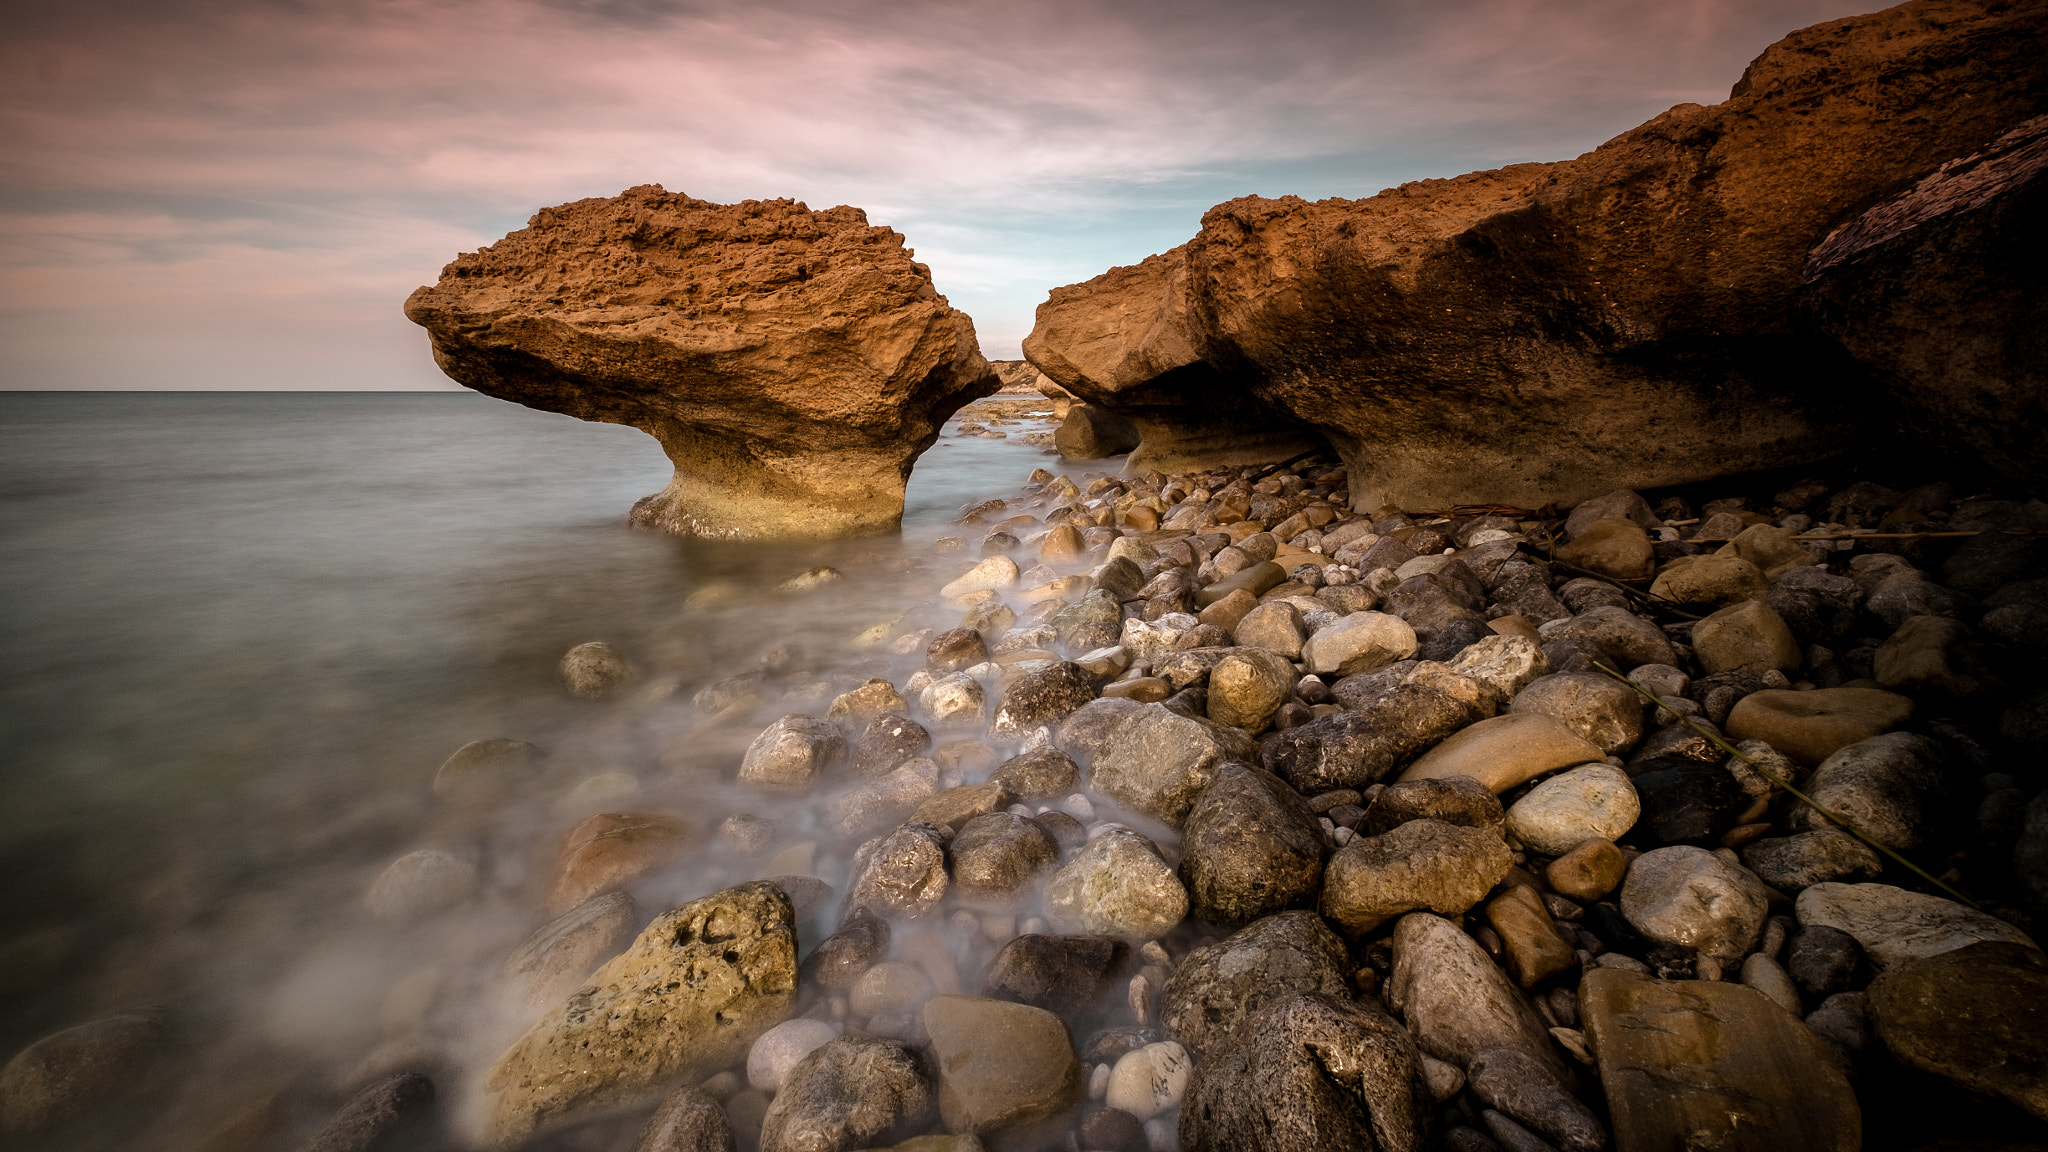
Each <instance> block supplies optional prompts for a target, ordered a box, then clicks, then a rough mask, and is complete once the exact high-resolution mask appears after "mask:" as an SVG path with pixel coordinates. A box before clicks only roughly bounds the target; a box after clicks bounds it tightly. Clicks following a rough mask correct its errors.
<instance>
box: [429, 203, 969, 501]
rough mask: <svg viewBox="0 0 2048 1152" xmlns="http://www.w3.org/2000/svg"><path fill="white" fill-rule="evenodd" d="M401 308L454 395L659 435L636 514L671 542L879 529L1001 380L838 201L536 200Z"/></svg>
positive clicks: (925, 273) (855, 212) (950, 313)
mask: <svg viewBox="0 0 2048 1152" xmlns="http://www.w3.org/2000/svg"><path fill="white" fill-rule="evenodd" d="M405 314H406V317H407V318H408V319H410V320H412V321H413V322H414V323H415V324H419V325H421V326H422V327H424V328H426V329H427V331H428V333H429V335H430V336H431V337H432V339H433V344H434V359H435V362H436V363H438V364H439V365H440V366H441V370H442V371H444V372H446V373H447V374H448V375H449V376H451V377H453V378H454V379H455V380H456V381H458V382H460V383H462V384H464V385H467V386H468V387H470V388H474V389H476V390H477V391H479V392H482V393H484V394H485V395H489V396H496V397H498V398H499V399H501V400H511V401H513V402H515V403H519V404H525V405H527V406H528V407H532V408H541V409H545V410H547V411H550V412H562V413H566V414H568V415H570V416H575V417H577V418H578V419H582V420H599V421H603V422H605V423H608V424H630V425H632V426H633V427H635V428H639V429H641V430H642V431H644V432H647V433H648V434H650V435H652V436H653V437H654V438H655V439H657V440H659V441H661V446H662V449H663V450H664V451H666V452H667V453H668V457H669V460H670V461H671V462H673V463H674V465H675V478H674V479H673V480H671V481H670V482H669V486H668V487H667V488H666V489H664V490H663V491H661V492H660V493H657V494H656V495H653V496H649V497H647V498H646V499H644V500H641V501H640V502H639V503H637V504H635V505H634V506H633V514H632V518H633V522H634V523H636V524H640V525H643V526H646V527H651V528H658V529H662V530H664V531H668V532H674V533H677V534H680V535H695V536H709V537H714V538H719V539H777V538H780V539H819V538H826V537H835V536H853V535H860V534H863V533H869V532H882V531H887V530H889V529H892V528H894V527H895V526H896V524H897V522H898V521H899V520H900V519H901V518H902V515H903V487H904V481H905V479H906V478H907V477H908V476H909V474H910V465H911V462H912V461H913V460H915V459H916V458H917V456H918V454H919V453H921V452H923V451H924V450H925V449H926V448H929V447H930V446H931V445H932V444H933V442H934V441H936V440H937V439H938V435H939V428H940V426H941V425H942V424H944V423H945V421H946V418H947V417H949V416H951V415H952V414H953V413H954V412H955V411H957V410H958V409H959V408H960V407H961V406H962V405H964V404H966V403H967V402H968V401H970V400H973V399H976V398H977V397H981V396H986V395H988V394H989V393H991V392H994V391H995V390H996V388H997V386H998V381H997V379H996V376H995V374H994V373H993V372H992V371H991V370H990V369H989V366H988V362H987V361H986V360H983V359H982V357H981V353H980V351H979V350H978V347H977V345H976V343H975V338H974V323H973V321H972V320H970V319H968V317H967V316H966V315H965V314H964V313H960V312H956V311H954V310H953V309H952V308H951V307H949V306H948V305H947V303H946V298H945V297H943V296H941V295H939V294H938V293H937V292H936V291H934V290H933V288H932V282H931V272H930V270H929V269H927V268H926V267H925V266H924V265H922V264H919V263H917V262H916V261H915V260H913V259H912V256H911V252H910V250H909V249H907V248H905V247H903V237H902V236H900V235H898V234H897V233H895V232H893V231H891V230H889V229H887V228H880V227H875V226H873V225H870V224H869V223H868V221H867V216H866V214H865V213H863V212H862V211H861V210H860V209H858V208H849V207H846V206H844V205H841V206H840V207H837V208H829V209H826V210H825V211H822V212H813V211H811V210H810V209H808V208H806V207H805V206H804V205H802V204H800V203H797V202H795V201H793V200H765V201H757V200H749V201H746V202H744V203H740V204H712V203H709V202H706V201H703V200H694V199H691V198H690V197H688V196H683V195H679V194H674V193H670V192H667V191H664V190H663V189H662V188H661V186H660V185H656V184H643V185H641V186H639V187H637V188H629V189H627V190H626V191H624V192H622V193H620V194H619V195H617V196H613V197H610V198H605V199H589V200H578V201H576V202H574V203H571V204H563V205H560V206H558V207H554V208H544V209H542V210H541V211H540V212H538V213H536V214H535V215H534V217H533V219H532V220H531V221H529V222H528V224H527V226H526V227H525V228H523V229H521V230H519V231H517V232H514V233H512V234H511V235H509V236H507V237H505V238H504V239H503V240H500V241H499V242H498V243H496V244H493V245H491V246H489V247H487V248H484V249H481V250H479V251H476V252H470V253H464V254H463V255H461V256H458V257H456V259H455V261H454V262H453V263H451V264H449V265H448V266H447V267H446V268H444V269H443V270H442V272H441V279H440V282H439V283H437V284H435V285H433V286H432V287H426V288H421V289H419V290H418V291H416V292H414V293H413V294H412V296H411V297H410V298H409V299H407V301H406V303H405Z"/></svg>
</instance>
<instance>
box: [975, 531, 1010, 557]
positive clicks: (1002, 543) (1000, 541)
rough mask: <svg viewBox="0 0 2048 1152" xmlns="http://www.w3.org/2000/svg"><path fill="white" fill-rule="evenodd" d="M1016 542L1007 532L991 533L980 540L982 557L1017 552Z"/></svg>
mask: <svg viewBox="0 0 2048 1152" xmlns="http://www.w3.org/2000/svg"><path fill="white" fill-rule="evenodd" d="M1017 544H1018V540H1017V538H1016V537H1015V536H1012V535H1010V534H1009V533H1008V532H991V533H989V534H988V535H986V536H983V537H982V538H981V554H982V555H983V556H1004V555H1008V554H1009V553H1011V552H1015V551H1016V550H1017Z"/></svg>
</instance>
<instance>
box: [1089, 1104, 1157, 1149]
mask: <svg viewBox="0 0 2048 1152" xmlns="http://www.w3.org/2000/svg"><path fill="white" fill-rule="evenodd" d="M1080 1138H1081V1152H1151V1148H1152V1145H1151V1143H1150V1142H1148V1141H1147V1140H1146V1139H1145V1126H1144V1125H1143V1124H1140V1123H1138V1118H1137V1117H1136V1116H1133V1115H1131V1114H1130V1113H1129V1112H1126V1111H1124V1110H1123V1109H1121V1108H1097V1109H1096V1110H1095V1111H1093V1112H1090V1113H1089V1114H1088V1115H1087V1116H1085V1117H1083V1118H1082V1120H1081V1131H1080Z"/></svg>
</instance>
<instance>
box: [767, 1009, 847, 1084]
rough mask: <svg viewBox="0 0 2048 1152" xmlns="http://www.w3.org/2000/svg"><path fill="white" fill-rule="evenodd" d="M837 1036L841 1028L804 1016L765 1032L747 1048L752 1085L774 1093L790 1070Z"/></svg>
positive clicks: (785, 1021) (786, 1021)
mask: <svg viewBox="0 0 2048 1152" xmlns="http://www.w3.org/2000/svg"><path fill="white" fill-rule="evenodd" d="M837 1035H839V1029H838V1028H836V1027H834V1026H833V1025H832V1023H831V1022H830V1021H826V1020H812V1019H810V1018H808V1017H801V1016H800V1017H798V1018H796V1019H794V1020H784V1021H783V1022H782V1023H780V1024H777V1025H776V1026H775V1027H773V1028H770V1029H769V1030H767V1031H766V1032H763V1033H761V1035H760V1036H758V1037H757V1038H755V1040H754V1044H753V1047H751V1048H749V1049H747V1084H748V1086H749V1087H753V1088H759V1089H760V1090H761V1091H763V1092H769V1093H773V1092H774V1091H775V1090H776V1089H778V1088H780V1087H781V1086H782V1078H783V1077H785V1076H787V1075H789V1070H790V1069H792V1068H794V1067H796V1066H797V1063H798V1062H799V1061H801V1060H802V1059H803V1058H804V1057H806V1056H809V1055H810V1054H811V1053H812V1052H815V1051H816V1050H817V1049H818V1047H819V1046H820V1045H822V1044H824V1043H825V1042H826V1041H828V1040H831V1039H832V1038H833V1037H835V1036H837Z"/></svg>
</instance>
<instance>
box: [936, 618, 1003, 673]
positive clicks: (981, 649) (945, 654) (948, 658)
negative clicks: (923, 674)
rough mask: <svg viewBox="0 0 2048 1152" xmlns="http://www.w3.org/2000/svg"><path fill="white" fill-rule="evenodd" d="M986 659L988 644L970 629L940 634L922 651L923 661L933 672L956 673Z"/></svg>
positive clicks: (956, 629) (957, 629)
mask: <svg viewBox="0 0 2048 1152" xmlns="http://www.w3.org/2000/svg"><path fill="white" fill-rule="evenodd" d="M987 659H988V642H987V641H985V640H983V639H982V638H981V633H979V632H977V631H975V630H974V629H972V628H954V629H952V630H950V631H947V632H941V633H939V634H938V635H937V636H936V637H934V638H933V639H932V642H931V644H930V645H928V646H927V647H926V648H925V650H924V661H925V663H926V664H928V665H930V666H931V668H932V671H934V672H958V671H959V670H960V669H962V668H970V667H973V666H974V665H976V664H979V663H981V662H982V661H984V660H987Z"/></svg>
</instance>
